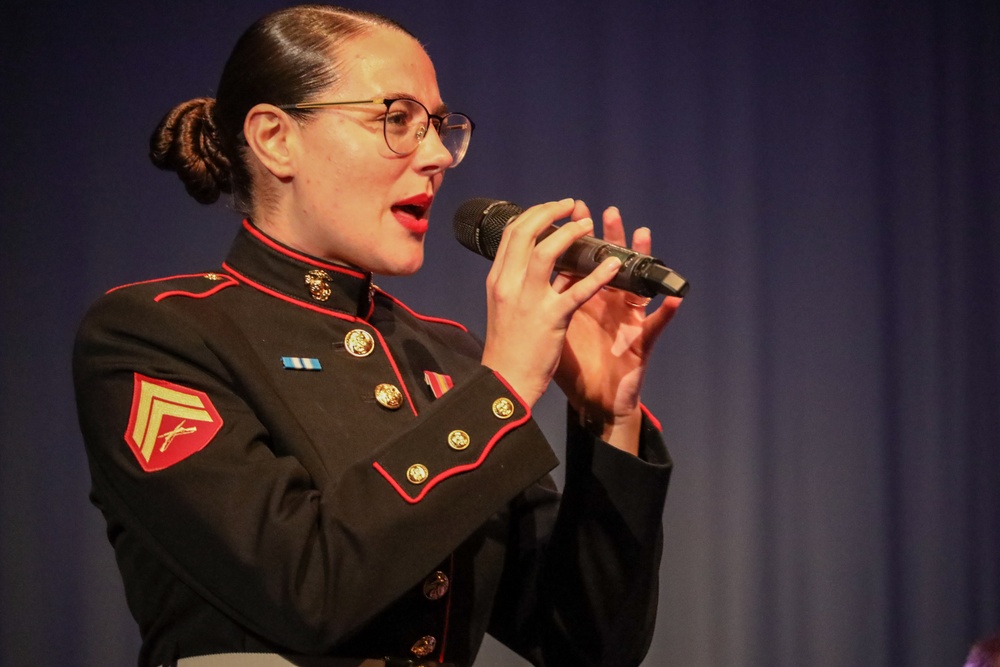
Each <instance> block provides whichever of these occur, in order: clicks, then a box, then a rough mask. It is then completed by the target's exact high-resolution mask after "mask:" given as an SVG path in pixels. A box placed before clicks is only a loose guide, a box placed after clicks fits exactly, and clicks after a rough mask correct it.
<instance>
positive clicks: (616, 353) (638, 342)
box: [553, 202, 681, 453]
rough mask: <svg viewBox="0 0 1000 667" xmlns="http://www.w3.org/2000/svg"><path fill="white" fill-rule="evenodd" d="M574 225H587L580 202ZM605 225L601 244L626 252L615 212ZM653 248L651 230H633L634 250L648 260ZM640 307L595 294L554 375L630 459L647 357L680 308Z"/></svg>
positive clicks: (569, 281)
mask: <svg viewBox="0 0 1000 667" xmlns="http://www.w3.org/2000/svg"><path fill="white" fill-rule="evenodd" d="M572 219H573V220H587V219H590V211H589V210H588V209H587V206H586V205H585V204H584V203H583V202H577V203H576V205H575V207H574V210H573V214H572ZM603 222H604V240H605V241H607V242H609V243H614V244H615V245H620V246H624V245H625V243H626V241H625V229H624V226H623V224H622V218H621V214H620V213H619V212H618V209H617V208H614V207H611V208H609V209H607V210H606V211H605V212H604V217H603ZM651 245H652V242H651V238H650V232H649V229H647V228H644V227H641V228H639V229H637V230H635V233H634V234H633V236H632V249H633V250H635V251H636V252H640V253H643V254H646V255H648V254H650V250H651ZM574 280H575V279H574V278H572V277H570V276H565V275H560V276H558V277H557V278H556V280H555V281H554V283H553V288H554V289H555V290H557V291H559V290H562V289H573V288H574V287H575V285H573V283H574ZM644 301H645V300H644V299H642V298H640V297H637V296H635V295H634V294H630V293H629V292H624V291H621V290H615V289H606V290H602V291H600V292H598V293H596V294H595V295H594V296H593V297H592V298H591V299H589V300H588V301H587V302H586V303H584V304H583V305H582V306H581V307H580V308H579V310H577V311H576V313H575V315H574V316H573V318H572V321H571V322H570V324H569V327H568V331H567V334H566V342H565V345H564V346H563V354H562V358H561V361H560V363H559V366H558V370H557V371H556V374H555V380H556V382H557V383H558V384H559V386H560V388H562V390H563V391H564V392H565V393H566V397H567V398H568V399H569V403H570V405H572V406H573V408H574V409H575V410H577V411H578V412H579V413H580V414H581V415H584V416H585V418H586V419H587V420H588V421H589V422H592V423H596V424H600V425H601V437H602V439H603V440H605V441H606V442H609V443H611V444H612V445H614V446H616V447H619V448H620V449H624V450H626V451H631V452H632V453H636V452H637V451H638V446H639V429H640V427H641V423H642V414H641V412H640V408H639V393H640V390H641V388H642V382H643V378H644V377H645V373H646V366H647V363H648V361H649V355H650V352H651V351H652V348H653V344H654V343H655V342H656V339H657V338H658V337H659V335H660V333H661V332H662V331H663V329H664V327H666V325H667V323H668V322H670V319H671V318H672V317H673V316H674V313H675V312H677V308H678V307H679V306H680V303H681V300H680V299H679V298H677V297H666V298H665V299H664V300H663V303H661V304H660V306H659V307H658V308H657V309H656V310H654V311H652V312H651V313H649V314H647V313H646V308H645V307H644V303H643V302H644ZM635 304H638V305H635Z"/></svg>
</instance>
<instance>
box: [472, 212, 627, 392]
mask: <svg viewBox="0 0 1000 667" xmlns="http://www.w3.org/2000/svg"><path fill="white" fill-rule="evenodd" d="M578 209H579V207H578V206H576V204H575V202H574V201H573V200H572V199H564V200H562V201H558V202H549V203H547V204H539V205H538V206H533V207H531V208H529V209H527V210H526V211H524V213H522V214H520V215H519V216H517V218H515V219H514V220H513V221H512V222H511V223H510V224H509V225H507V228H506V229H505V230H504V233H503V238H502V239H501V241H500V246H499V248H498V249H497V254H496V258H495V259H494V260H493V268H492V269H491V270H490V273H489V275H488V277H487V279H486V290H487V300H486V303H487V325H486V344H485V348H484V350H483V364H484V365H485V366H488V367H489V368H491V369H493V370H494V371H496V372H497V373H499V374H500V375H501V376H502V377H503V378H504V379H505V380H506V381H507V382H508V383H509V384H510V385H511V387H513V389H514V391H516V392H517V393H518V395H519V396H520V397H521V399H522V400H523V401H525V402H526V403H527V404H528V405H529V406H532V405H534V403H535V401H537V400H538V398H539V397H540V396H541V395H542V394H543V393H544V392H545V390H546V388H548V386H549V382H550V381H551V380H552V376H553V374H554V373H555V372H556V367H557V366H558V365H559V359H560V356H561V354H562V351H563V343H564V341H565V338H566V331H567V328H568V327H569V326H570V321H571V320H572V319H573V315H574V313H575V312H576V311H577V309H578V308H580V306H581V305H583V304H584V303H587V302H588V300H592V298H594V295H595V294H597V293H598V292H600V291H601V288H602V287H603V286H604V285H606V284H607V283H608V282H609V281H610V280H611V279H612V278H614V276H615V274H616V273H617V271H618V268H619V267H620V266H621V261H620V260H618V259H617V258H609V259H607V260H605V261H604V262H603V263H602V264H601V265H600V266H598V267H597V268H596V269H595V270H594V271H593V272H592V273H591V274H590V275H589V276H587V277H585V278H580V279H574V280H572V281H568V280H565V279H557V284H556V285H554V284H553V283H551V282H550V281H551V279H552V270H553V266H554V265H555V261H556V259H557V258H558V257H559V255H561V254H562V253H563V252H565V251H566V249H567V248H569V246H570V245H572V243H573V241H575V240H576V239H578V238H581V237H583V236H586V235H587V234H590V233H592V231H593V227H594V223H593V221H592V220H590V218H589V217H588V216H584V215H574V216H573V221H572V222H569V223H566V224H565V225H563V226H562V227H560V228H559V229H558V230H556V231H555V232H553V233H551V234H550V235H549V236H547V237H545V238H544V239H543V240H541V241H538V242H537V243H536V241H537V239H538V236H539V235H540V234H542V233H543V232H545V231H546V230H548V229H549V227H550V226H551V225H552V223H554V222H556V221H557V220H560V219H562V218H565V217H567V216H569V215H570V214H571V213H573V212H574V210H578ZM584 210H585V209H584ZM576 328H577V329H579V330H580V331H581V334H578V336H577V337H578V338H580V337H581V336H582V332H583V329H582V328H581V326H580V325H578V326H577V327H576ZM580 344H581V345H582V344H583V341H582V339H581V343H580Z"/></svg>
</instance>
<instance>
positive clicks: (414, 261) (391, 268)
mask: <svg viewBox="0 0 1000 667" xmlns="http://www.w3.org/2000/svg"><path fill="white" fill-rule="evenodd" d="M423 265H424V253H423V252H421V253H420V254H419V255H416V256H414V257H409V258H400V259H399V260H398V261H388V262H385V263H384V265H383V266H382V267H381V269H379V270H376V271H374V273H378V274H381V275H383V276H412V275H413V274H414V273H416V272H417V271H419V270H420V267H421V266H423Z"/></svg>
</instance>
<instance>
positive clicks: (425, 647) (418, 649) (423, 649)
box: [410, 635, 438, 658]
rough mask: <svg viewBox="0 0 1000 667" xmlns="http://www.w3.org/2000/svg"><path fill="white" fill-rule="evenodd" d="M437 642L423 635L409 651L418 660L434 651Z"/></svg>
mask: <svg viewBox="0 0 1000 667" xmlns="http://www.w3.org/2000/svg"><path fill="white" fill-rule="evenodd" d="M437 643H438V641H437V640H436V639H434V637H431V636H430V635H424V636H423V637H421V638H420V639H418V640H417V641H416V643H415V644H414V645H413V646H412V647H410V651H412V652H413V655H415V656H417V657H418V658H425V657H427V656H428V655H430V654H431V653H432V652H433V651H434V647H435V646H437Z"/></svg>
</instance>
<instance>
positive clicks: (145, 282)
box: [105, 271, 229, 294]
mask: <svg viewBox="0 0 1000 667" xmlns="http://www.w3.org/2000/svg"><path fill="white" fill-rule="evenodd" d="M206 273H211V271H202V272H201V273H185V274H182V275H179V276H167V277H166V278H153V279H152V280H140V281H139V282H135V283H125V284H124V285H119V286H118V287H112V288H111V289H109V290H108V291H107V292H105V294H111V293H112V292H114V291H116V290H120V289H125V288H126V287H135V286H136V285H149V284H150V283H162V282H163V281H165V280H174V279H177V278H204V277H205V274H206ZM226 277H227V278H228V277H229V276H226Z"/></svg>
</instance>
